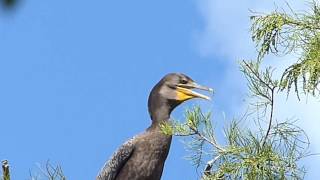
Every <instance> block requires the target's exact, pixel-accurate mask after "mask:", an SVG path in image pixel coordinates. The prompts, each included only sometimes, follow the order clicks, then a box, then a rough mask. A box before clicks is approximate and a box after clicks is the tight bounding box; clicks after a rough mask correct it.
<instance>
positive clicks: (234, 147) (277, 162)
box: [162, 61, 309, 180]
mask: <svg viewBox="0 0 320 180" xmlns="http://www.w3.org/2000/svg"><path fill="white" fill-rule="evenodd" d="M260 69H261V67H260V63H259V62H246V61H242V63H241V71H242V72H243V73H244V75H245V77H246V78H247V81H248V87H249V90H250V95H251V96H250V97H251V100H252V101H253V102H254V103H251V104H250V107H253V108H252V110H250V111H252V112H250V113H246V114H245V115H244V116H243V117H242V118H239V119H234V120H232V121H231V122H230V123H229V124H226V126H225V130H224V137H225V142H224V144H223V145H222V144H220V143H218V142H217V139H216V138H215V129H214V126H213V124H212V120H211V113H203V112H202V111H201V109H200V108H199V107H194V108H193V109H191V110H187V112H186V120H185V122H184V123H180V122H178V121H173V123H167V124H163V125H162V130H163V131H164V132H165V133H167V134H171V135H176V136H188V138H189V139H188V140H187V141H186V147H187V149H188V150H189V152H190V155H189V157H188V158H189V160H190V161H191V162H192V163H193V164H194V165H195V166H196V167H197V168H198V167H203V166H204V171H203V175H202V177H201V178H202V179H204V180H212V179H250V180H251V179H302V178H303V177H304V174H305V169H304V167H303V166H301V165H300V164H299V163H298V162H299V160H300V159H301V158H303V157H305V156H307V155H309V152H308V147H309V141H308V137H307V136H306V134H305V133H304V131H303V130H302V129H301V128H299V127H298V126H295V125H294V121H293V122H292V121H288V120H284V121H282V122H278V120H277V121H275V117H274V115H273V111H274V102H275V93H276V92H277V90H278V89H279V88H280V83H279V81H278V80H274V79H273V77H272V68H271V67H267V68H265V69H264V70H263V71H262V70H260ZM249 109H250V108H249ZM246 122H247V123H248V122H249V123H250V124H252V127H251V129H250V128H248V127H242V126H241V124H245V123H246ZM252 122H254V123H252ZM208 159H209V161H207V160H208ZM205 161H207V163H205Z"/></svg>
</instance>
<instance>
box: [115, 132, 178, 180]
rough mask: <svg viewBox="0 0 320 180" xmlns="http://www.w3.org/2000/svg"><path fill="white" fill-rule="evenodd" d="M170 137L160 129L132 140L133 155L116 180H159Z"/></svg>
mask: <svg viewBox="0 0 320 180" xmlns="http://www.w3.org/2000/svg"><path fill="white" fill-rule="evenodd" d="M171 139H172V137H171V136H169V135H165V134H163V133H162V132H161V130H160V128H158V129H154V130H149V131H146V132H144V133H142V134H140V135H138V136H136V137H135V138H134V139H133V144H134V150H133V153H132V155H131V157H130V159H128V161H127V162H126V164H125V165H124V166H123V167H122V170H121V172H120V173H119V174H118V175H117V178H116V179H117V180H127V179H130V180H151V179H152V180H160V178H161V175H162V171H163V167H164V162H165V160H166V158H167V155H168V153H169V149H170V144H171Z"/></svg>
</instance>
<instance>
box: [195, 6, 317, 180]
mask: <svg viewBox="0 0 320 180" xmlns="http://www.w3.org/2000/svg"><path fill="white" fill-rule="evenodd" d="M289 4H290V5H291V7H292V8H293V9H299V10H302V9H306V8H307V6H306V4H307V3H306V2H304V1H289ZM197 5H198V8H199V12H200V13H201V15H202V16H203V18H204V26H203V28H202V29H199V30H198V31H197V34H196V43H197V45H198V46H197V48H198V50H199V53H200V55H202V56H206V57H210V56H212V55H219V56H223V57H227V59H230V60H232V62H231V63H230V61H229V62H226V63H228V64H231V66H230V67H231V68H230V69H231V70H232V71H231V72H230V71H229V72H228V73H226V74H228V75H227V76H228V77H226V78H225V84H222V85H221V86H222V87H223V86H229V85H230V84H233V85H235V86H238V87H239V89H243V88H242V87H241V86H242V85H241V84H246V82H245V80H244V79H243V78H242V79H237V78H236V77H238V75H239V73H238V72H233V70H235V71H236V69H235V68H233V67H232V66H233V65H232V64H233V63H237V61H238V60H241V59H242V58H246V59H248V58H254V57H255V56H256V50H255V49H254V44H253V43H252V41H251V39H250V32H249V28H250V20H249V16H250V12H249V9H251V10H255V11H256V12H270V11H271V10H273V9H274V7H275V4H273V2H271V1H255V2H252V1H249V0H243V1H237V3H235V1H231V0H226V1H213V0H201V1H198V2H197ZM284 5H285V1H283V2H281V3H279V2H277V6H278V7H284ZM290 59H294V57H286V58H277V59H275V58H271V60H268V61H267V62H268V63H270V64H271V65H274V66H275V67H277V68H278V69H279V70H278V71H277V73H278V75H279V74H280V72H281V70H283V68H284V67H286V66H287V65H288V64H290V63H291V62H292V61H290ZM235 81H236V82H237V83H236V84H234V82H235ZM234 88H235V87H233V89H234ZM226 89H228V88H226ZM225 93H226V94H228V95H230V96H239V95H238V92H236V91H230V92H225ZM241 95H243V93H242V94H241ZM238 98H239V99H241V98H243V97H238ZM277 98H278V101H277V104H276V106H275V107H276V115H277V117H278V118H279V120H280V119H285V118H291V117H295V118H297V119H299V121H298V125H299V126H300V127H302V128H303V129H304V130H305V131H306V132H307V134H308V136H309V138H310V141H311V150H312V151H313V152H320V141H319V139H320V131H319V128H320V111H319V109H320V101H319V99H316V98H313V97H308V100H307V101H306V99H305V98H303V99H302V100H301V101H300V102H298V101H297V99H296V98H295V97H294V96H291V97H290V98H289V99H288V100H287V99H286V95H284V94H283V95H280V96H279V97H277ZM242 106H243V107H244V106H246V104H244V103H243V104H242ZM233 107H234V112H238V111H239V110H238V109H239V106H233ZM243 107H242V108H240V109H244V108H243ZM311 160H313V161H307V162H306V163H307V164H309V166H310V170H309V171H308V173H309V175H307V178H310V179H312V177H317V176H316V175H317V174H318V173H317V170H316V168H315V167H319V166H320V157H316V158H311Z"/></svg>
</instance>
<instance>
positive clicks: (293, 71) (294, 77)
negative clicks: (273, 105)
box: [251, 1, 320, 98]
mask: <svg viewBox="0 0 320 180" xmlns="http://www.w3.org/2000/svg"><path fill="white" fill-rule="evenodd" d="M310 8H311V10H310V11H309V12H298V11H295V10H293V9H291V8H290V6H289V5H288V9H289V10H288V11H287V12H285V11H284V10H281V11H278V10H275V11H274V12H272V13H269V14H266V15H261V14H257V15H254V16H251V20H252V27H251V32H252V40H253V41H254V42H255V43H256V47H257V49H258V52H259V55H258V58H257V59H258V61H261V60H262V59H263V58H264V57H265V55H267V54H269V53H272V54H275V55H287V54H290V53H295V54H297V55H298V57H299V58H298V60H297V61H296V62H295V63H294V64H292V65H291V66H289V67H288V68H287V69H286V70H285V71H284V72H283V75H282V78H281V84H280V85H281V86H280V90H287V92H288V93H289V91H290V90H291V88H294V90H295V92H296V94H297V96H298V98H299V87H300V86H299V84H300V83H302V86H301V87H302V90H303V92H304V93H310V94H312V95H319V92H320V91H319V78H320V7H319V4H318V3H317V2H316V1H313V2H311V3H310Z"/></svg>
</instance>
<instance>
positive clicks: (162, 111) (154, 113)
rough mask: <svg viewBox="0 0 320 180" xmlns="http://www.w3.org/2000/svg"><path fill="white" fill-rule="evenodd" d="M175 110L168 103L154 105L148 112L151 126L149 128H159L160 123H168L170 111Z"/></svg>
mask: <svg viewBox="0 0 320 180" xmlns="http://www.w3.org/2000/svg"><path fill="white" fill-rule="evenodd" d="M174 108H175V106H173V105H172V104H170V103H169V102H163V103H156V104H155V106H153V107H152V108H151V109H149V111H150V115H151V119H152V125H151V128H159V126H160V125H161V124H162V123H165V122H167V121H169V119H170V114H171V112H172V110H173V109H174Z"/></svg>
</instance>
